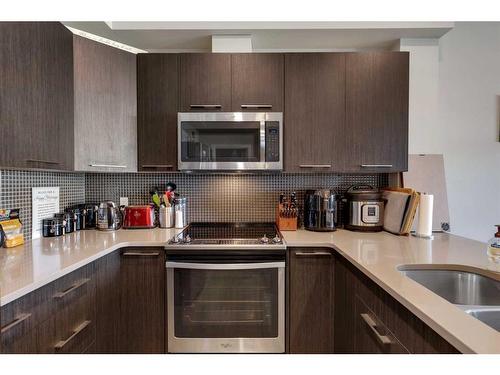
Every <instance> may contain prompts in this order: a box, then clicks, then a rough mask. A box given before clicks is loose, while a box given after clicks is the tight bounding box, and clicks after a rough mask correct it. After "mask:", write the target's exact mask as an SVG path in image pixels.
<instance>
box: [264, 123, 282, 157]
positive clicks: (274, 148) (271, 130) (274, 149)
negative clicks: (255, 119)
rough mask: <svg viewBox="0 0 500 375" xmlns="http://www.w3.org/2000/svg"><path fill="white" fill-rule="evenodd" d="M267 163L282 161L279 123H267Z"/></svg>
mask: <svg viewBox="0 0 500 375" xmlns="http://www.w3.org/2000/svg"><path fill="white" fill-rule="evenodd" d="M266 161H268V162H273V161H280V126H279V122H277V121H266Z"/></svg>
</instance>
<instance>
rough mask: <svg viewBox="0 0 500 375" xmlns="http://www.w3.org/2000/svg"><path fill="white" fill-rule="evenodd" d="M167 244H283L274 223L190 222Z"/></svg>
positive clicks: (273, 245)
mask: <svg viewBox="0 0 500 375" xmlns="http://www.w3.org/2000/svg"><path fill="white" fill-rule="evenodd" d="M168 244H169V245H183V246H192V245H216V246H224V245H229V246H239V245H241V246H245V247H246V246H248V245H256V246H259V247H261V246H272V247H275V246H277V245H283V237H282V236H281V234H280V232H279V230H278V228H277V227H276V225H275V224H274V223H205V222H204V223H191V224H189V225H188V226H187V227H186V228H185V229H184V230H183V231H182V232H181V233H179V234H177V235H176V236H175V237H174V238H172V239H171V240H170V241H169V242H168Z"/></svg>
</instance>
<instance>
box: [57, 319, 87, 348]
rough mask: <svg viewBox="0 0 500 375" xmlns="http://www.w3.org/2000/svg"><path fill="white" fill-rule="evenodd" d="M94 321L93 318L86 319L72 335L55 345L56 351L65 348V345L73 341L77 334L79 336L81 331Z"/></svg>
mask: <svg viewBox="0 0 500 375" xmlns="http://www.w3.org/2000/svg"><path fill="white" fill-rule="evenodd" d="M90 323H92V321H91V320H86V321H84V322H83V323H82V324H80V325H79V326H78V327H77V328H76V329H75V330H74V331H73V333H72V334H71V336H69V337H68V338H67V339H66V340H61V341H59V342H58V343H57V344H56V345H55V346H54V349H55V350H56V351H59V350H62V349H64V347H65V346H66V345H67V344H68V343H70V342H71V340H73V339H74V338H75V337H76V336H78V335H79V334H80V332H82V331H83V330H84V329H85V328H87V327H88V326H89V324H90Z"/></svg>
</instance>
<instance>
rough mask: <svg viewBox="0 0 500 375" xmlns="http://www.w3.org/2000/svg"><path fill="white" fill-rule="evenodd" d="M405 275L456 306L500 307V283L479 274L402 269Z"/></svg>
mask: <svg viewBox="0 0 500 375" xmlns="http://www.w3.org/2000/svg"><path fill="white" fill-rule="evenodd" d="M400 270H401V272H403V274H404V275H406V276H407V277H409V278H410V279H412V280H414V281H416V282H417V283H419V284H421V285H423V286H425V287H426V288H427V289H430V290H432V291H433V292H434V293H436V294H437V295H439V296H441V297H443V298H444V299H446V300H448V301H450V302H451V303H454V304H456V305H483V306H500V281H498V280H495V279H492V278H489V277H486V276H483V275H479V274H477V273H472V272H466V271H455V270H440V269H405V268H404V267H403V268H402V269H401V268H400Z"/></svg>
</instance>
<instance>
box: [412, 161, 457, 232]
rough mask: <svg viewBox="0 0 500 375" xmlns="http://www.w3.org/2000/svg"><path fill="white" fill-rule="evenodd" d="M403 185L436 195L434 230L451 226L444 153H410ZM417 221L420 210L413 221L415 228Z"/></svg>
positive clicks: (441, 229)
mask: <svg viewBox="0 0 500 375" xmlns="http://www.w3.org/2000/svg"><path fill="white" fill-rule="evenodd" d="M403 186H404V187H410V188H413V189H415V190H416V191H418V192H420V193H428V194H433V195H434V211H433V216H432V230H433V231H439V232H441V231H443V229H445V230H446V228H449V227H450V212H449V209H448V194H447V191H446V177H445V171H444V158H443V155H442V154H415V155H408V172H404V173H403ZM417 221H418V212H417V215H416V219H415V223H413V230H415V228H416V223H417ZM447 230H449V229H447Z"/></svg>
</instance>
